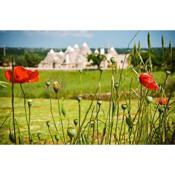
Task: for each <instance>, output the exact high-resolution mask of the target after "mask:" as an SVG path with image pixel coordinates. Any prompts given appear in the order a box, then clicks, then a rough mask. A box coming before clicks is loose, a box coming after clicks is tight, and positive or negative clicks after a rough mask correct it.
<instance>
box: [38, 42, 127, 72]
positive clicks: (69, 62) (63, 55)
mask: <svg viewBox="0 0 175 175" xmlns="http://www.w3.org/2000/svg"><path fill="white" fill-rule="evenodd" d="M90 53H92V51H91V49H90V48H89V46H88V45H87V43H83V44H82V46H80V47H79V46H78V44H75V45H74V46H73V47H71V46H68V47H67V49H66V51H65V52H62V51H60V52H55V51H54V50H53V49H51V50H50V51H49V52H48V54H47V56H46V57H45V59H44V60H43V61H41V62H40V64H39V65H38V67H39V68H44V69H59V68H61V69H71V68H78V69H84V68H86V67H87V66H88V65H89V64H90V63H89V62H88V61H87V55H88V54H90ZM94 53H95V54H99V53H100V54H103V55H105V56H106V58H107V60H105V61H103V62H102V63H101V67H102V68H108V65H109V64H110V59H111V58H112V57H113V58H114V60H115V61H116V63H117V67H118V68H121V67H122V66H123V67H124V68H127V67H128V62H127V59H125V57H127V55H125V54H118V53H117V52H116V50H115V49H114V48H113V47H111V48H110V49H108V51H107V53H105V49H104V48H101V49H99V50H98V49H96V50H95V51H94ZM124 60H125V63H124V64H123V62H124Z"/></svg>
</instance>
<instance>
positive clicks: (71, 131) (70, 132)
mask: <svg viewBox="0 0 175 175" xmlns="http://www.w3.org/2000/svg"><path fill="white" fill-rule="evenodd" d="M67 135H68V136H69V137H70V139H72V138H73V137H74V138H75V137H76V136H77V131H76V129H75V128H73V127H69V128H68V129H67Z"/></svg>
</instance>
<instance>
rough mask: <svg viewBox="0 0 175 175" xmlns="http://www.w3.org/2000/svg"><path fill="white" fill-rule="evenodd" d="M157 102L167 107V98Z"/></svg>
mask: <svg viewBox="0 0 175 175" xmlns="http://www.w3.org/2000/svg"><path fill="white" fill-rule="evenodd" d="M157 102H158V104H159V105H167V104H168V98H165V97H161V98H158V100H157Z"/></svg>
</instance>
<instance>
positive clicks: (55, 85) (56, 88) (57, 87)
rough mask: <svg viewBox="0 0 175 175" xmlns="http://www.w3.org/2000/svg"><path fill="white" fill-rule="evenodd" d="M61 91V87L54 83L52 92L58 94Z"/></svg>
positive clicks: (56, 82)
mask: <svg viewBox="0 0 175 175" xmlns="http://www.w3.org/2000/svg"><path fill="white" fill-rule="evenodd" d="M60 89H61V85H60V83H59V82H58V81H54V82H53V90H54V91H55V93H58V91H59V90H60Z"/></svg>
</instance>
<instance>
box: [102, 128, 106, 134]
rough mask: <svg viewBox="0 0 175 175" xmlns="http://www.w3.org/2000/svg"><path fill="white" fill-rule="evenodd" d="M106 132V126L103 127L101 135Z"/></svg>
mask: <svg viewBox="0 0 175 175" xmlns="http://www.w3.org/2000/svg"><path fill="white" fill-rule="evenodd" d="M105 134H106V126H105V127H104V128H103V136H105Z"/></svg>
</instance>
